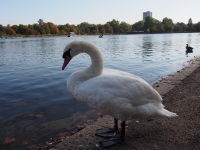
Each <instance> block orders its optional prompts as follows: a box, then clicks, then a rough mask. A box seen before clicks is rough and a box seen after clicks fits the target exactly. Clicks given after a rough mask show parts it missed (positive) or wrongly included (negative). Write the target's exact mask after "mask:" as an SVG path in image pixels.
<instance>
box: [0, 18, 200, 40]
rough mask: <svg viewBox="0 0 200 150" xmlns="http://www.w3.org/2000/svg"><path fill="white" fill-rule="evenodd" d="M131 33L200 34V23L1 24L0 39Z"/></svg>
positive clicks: (170, 21)
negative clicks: (23, 36)
mask: <svg viewBox="0 0 200 150" xmlns="http://www.w3.org/2000/svg"><path fill="white" fill-rule="evenodd" d="M129 31H141V32H144V33H171V32H200V22H198V23H196V24H193V23H192V19H191V18H190V19H189V20H188V23H187V24H185V23H183V22H177V23H176V24H174V23H173V20H172V19H170V18H167V17H165V18H163V20H162V21H159V20H157V19H155V18H153V17H150V16H148V17H146V19H145V20H141V21H138V22H136V23H134V24H133V25H131V24H128V23H126V22H119V21H118V20H115V19H113V20H112V21H109V22H107V23H106V24H103V25H102V24H89V23H88V22H82V23H80V24H78V25H73V24H71V25H70V24H68V23H67V24H65V25H55V24H54V23H52V22H44V21H43V19H39V20H38V23H35V24H32V25H30V24H29V25H23V24H19V25H12V26H10V25H7V26H2V25H1V24H0V37H2V36H6V35H9V36H15V35H26V36H31V35H34V36H43V35H47V36H48V35H68V33H69V32H74V33H76V34H77V35H96V34H126V33H127V32H129Z"/></svg>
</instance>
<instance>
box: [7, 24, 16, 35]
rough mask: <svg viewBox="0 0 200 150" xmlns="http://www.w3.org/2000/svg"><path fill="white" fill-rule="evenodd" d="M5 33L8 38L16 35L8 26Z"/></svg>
mask: <svg viewBox="0 0 200 150" xmlns="http://www.w3.org/2000/svg"><path fill="white" fill-rule="evenodd" d="M6 33H7V34H9V35H10V36H11V35H14V34H16V32H15V30H13V29H12V28H11V27H10V26H8V27H7V30H6Z"/></svg>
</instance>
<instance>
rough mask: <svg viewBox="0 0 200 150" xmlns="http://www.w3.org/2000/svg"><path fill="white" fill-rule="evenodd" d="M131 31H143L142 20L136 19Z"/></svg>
mask: <svg viewBox="0 0 200 150" xmlns="http://www.w3.org/2000/svg"><path fill="white" fill-rule="evenodd" d="M132 30H133V31H144V20H141V21H138V22H136V23H135V24H133V25H132Z"/></svg>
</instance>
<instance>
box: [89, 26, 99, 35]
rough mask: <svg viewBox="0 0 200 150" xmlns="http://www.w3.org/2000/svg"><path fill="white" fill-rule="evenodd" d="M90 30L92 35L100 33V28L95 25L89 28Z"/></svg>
mask: <svg viewBox="0 0 200 150" xmlns="http://www.w3.org/2000/svg"><path fill="white" fill-rule="evenodd" d="M89 30H90V32H91V34H97V33H99V30H98V27H97V25H95V24H91V25H90V26H89Z"/></svg>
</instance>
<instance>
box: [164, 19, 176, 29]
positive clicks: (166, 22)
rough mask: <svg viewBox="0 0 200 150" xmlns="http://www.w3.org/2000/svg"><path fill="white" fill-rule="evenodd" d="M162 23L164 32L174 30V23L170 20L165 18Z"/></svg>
mask: <svg viewBox="0 0 200 150" xmlns="http://www.w3.org/2000/svg"><path fill="white" fill-rule="evenodd" d="M162 23H163V25H164V29H165V32H172V31H173V30H174V23H173V21H172V19H170V18H167V17H165V18H163V21H162Z"/></svg>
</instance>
